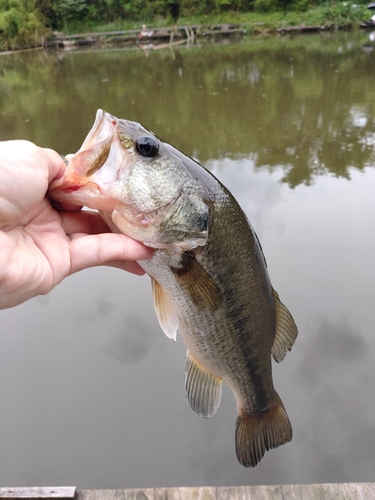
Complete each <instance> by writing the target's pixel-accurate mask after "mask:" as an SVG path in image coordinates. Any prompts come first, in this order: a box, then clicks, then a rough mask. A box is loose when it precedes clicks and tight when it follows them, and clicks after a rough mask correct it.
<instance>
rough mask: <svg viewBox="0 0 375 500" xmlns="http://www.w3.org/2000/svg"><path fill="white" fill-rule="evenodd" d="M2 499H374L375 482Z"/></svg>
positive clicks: (7, 495)
mask: <svg viewBox="0 0 375 500" xmlns="http://www.w3.org/2000/svg"><path fill="white" fill-rule="evenodd" d="M0 498H4V499H13V500H27V499H30V500H38V499H39V500H46V499H53V500H374V499H375V483H337V484H289V485H287V484H286V485H278V486H231V487H228V488H224V487H220V488H215V487H199V488H146V489H124V490H78V489H76V488H75V487H56V488H53V487H50V488H47V487H44V488H0Z"/></svg>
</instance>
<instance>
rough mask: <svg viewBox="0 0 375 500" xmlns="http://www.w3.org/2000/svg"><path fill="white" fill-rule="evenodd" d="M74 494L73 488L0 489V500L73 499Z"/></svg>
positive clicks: (74, 488) (74, 489)
mask: <svg viewBox="0 0 375 500" xmlns="http://www.w3.org/2000/svg"><path fill="white" fill-rule="evenodd" d="M75 494H76V487H75V486H58V487H57V486H56V487H53V486H51V487H41V488H39V487H35V488H0V498H12V499H18V498H19V499H23V500H25V499H27V498H30V499H33V500H36V499H38V498H41V499H46V498H56V499H60V500H65V499H66V500H68V499H73V498H74V497H75Z"/></svg>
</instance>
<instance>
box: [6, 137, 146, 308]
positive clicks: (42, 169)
mask: <svg viewBox="0 0 375 500" xmlns="http://www.w3.org/2000/svg"><path fill="white" fill-rule="evenodd" d="M65 168H66V166H65V163H64V162H63V160H62V159H61V157H60V156H59V155H58V154H57V153H56V152H55V151H53V150H51V149H43V148H40V147H38V146H36V145H35V144H33V143H31V142H28V141H6V142H0V309H2V308H6V307H12V306H15V305H17V304H20V303H22V302H24V301H25V300H27V299H30V298H31V297H34V296H36V295H44V294H46V293H48V292H50V291H51V290H52V289H53V288H54V287H55V286H56V285H57V284H58V283H60V282H61V281H62V280H63V279H64V278H66V277H67V276H69V275H71V274H73V273H76V272H77V271H81V270H83V269H86V268H88V267H93V266H99V265H109V266H114V267H119V268H121V269H124V270H126V271H129V272H132V273H134V274H138V275H142V274H144V271H143V270H142V269H141V267H140V266H139V265H138V264H137V263H136V262H135V260H141V259H149V258H151V256H152V250H151V249H150V248H147V247H145V246H143V245H142V244H141V243H138V242H136V241H134V240H132V239H131V238H129V237H127V236H125V235H124V234H113V233H112V232H111V230H110V229H109V227H108V226H107V224H106V223H105V222H104V221H103V220H102V218H101V217H100V215H99V214H97V213H94V212H88V211H82V210H80V208H81V207H74V206H73V205H71V206H70V205H65V204H64V205H63V206H61V207H60V208H61V211H57V210H56V209H55V208H54V207H53V206H52V205H51V202H50V201H49V200H48V198H46V192H47V189H48V186H49V184H50V183H51V182H52V181H53V180H56V179H59V178H61V177H63V175H64V172H65Z"/></svg>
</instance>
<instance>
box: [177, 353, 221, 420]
mask: <svg viewBox="0 0 375 500" xmlns="http://www.w3.org/2000/svg"><path fill="white" fill-rule="evenodd" d="M185 375H186V376H185V390H186V395H187V399H188V402H189V405H190V408H191V409H192V410H193V412H194V413H196V414H197V415H200V416H202V417H211V416H212V415H214V414H215V413H216V411H217V409H218V408H219V406H220V400H221V387H222V379H221V378H218V377H215V376H214V375H212V374H211V373H209V372H208V371H207V370H206V369H205V368H203V366H202V365H201V364H199V363H198V362H197V361H196V360H195V359H194V358H193V356H192V355H191V354H190V352H189V351H188V352H187V355H186V370H185Z"/></svg>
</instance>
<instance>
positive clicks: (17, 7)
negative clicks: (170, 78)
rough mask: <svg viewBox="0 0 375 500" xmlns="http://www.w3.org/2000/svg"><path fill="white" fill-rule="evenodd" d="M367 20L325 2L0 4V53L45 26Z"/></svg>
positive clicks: (344, 5) (13, 0)
mask: <svg viewBox="0 0 375 500" xmlns="http://www.w3.org/2000/svg"><path fill="white" fill-rule="evenodd" d="M360 1H364V0H360ZM305 14H306V16H305ZM368 17H369V14H368V11H366V8H365V4H361V5H353V4H352V3H350V2H338V3H335V2H331V1H330V0H328V3H327V0H0V48H11V47H17V46H21V45H23V46H28V45H32V44H34V43H35V34H36V33H37V34H38V36H39V37H40V36H41V35H42V34H43V33H44V32H45V31H44V27H46V26H47V27H49V28H50V29H52V30H64V31H66V32H77V31H87V30H97V31H100V26H103V25H105V26H109V25H111V26H113V27H114V28H113V29H126V28H135V27H139V26H140V24H143V23H146V24H147V25H152V26H154V27H156V26H158V25H159V26H160V25H166V24H172V23H173V24H174V23H179V24H189V23H209V22H211V23H212V24H213V23H220V22H221V23H236V22H237V23H242V24H246V23H248V24H251V23H254V22H264V25H265V26H273V27H280V26H282V25H287V24H301V23H303V22H304V23H306V24H309V23H312V24H331V25H335V26H345V25H348V24H351V23H353V22H357V21H360V20H362V19H367V18H368ZM98 26H99V28H98Z"/></svg>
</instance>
